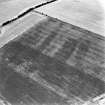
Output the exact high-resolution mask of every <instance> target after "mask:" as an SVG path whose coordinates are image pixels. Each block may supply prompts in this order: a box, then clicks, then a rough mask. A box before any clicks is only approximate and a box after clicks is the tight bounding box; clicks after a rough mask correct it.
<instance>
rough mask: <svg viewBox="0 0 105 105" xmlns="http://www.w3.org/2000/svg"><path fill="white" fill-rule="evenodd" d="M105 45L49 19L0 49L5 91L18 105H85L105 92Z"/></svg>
mask: <svg viewBox="0 0 105 105" xmlns="http://www.w3.org/2000/svg"><path fill="white" fill-rule="evenodd" d="M104 44H105V38H104V37H102V36H100V35H98V34H95V33H92V32H90V31H87V30H84V29H81V28H79V27H76V26H73V25H71V24H68V23H64V22H62V21H60V20H58V19H55V18H52V17H48V18H47V19H46V20H44V21H41V22H39V23H38V24H37V25H35V26H33V27H31V28H30V29H29V30H27V31H26V32H24V33H23V34H22V35H21V36H19V37H17V38H15V39H14V40H12V41H11V42H9V43H7V44H6V45H4V46H3V47H2V48H1V49H0V93H1V94H2V96H3V97H5V99H6V100H7V101H8V102H10V103H11V104H13V105H75V103H77V105H81V104H82V103H84V102H85V101H88V100H90V99H92V98H94V97H96V96H98V95H101V94H102V93H104V92H105V66H104V65H105V50H104V48H105V46H104Z"/></svg>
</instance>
